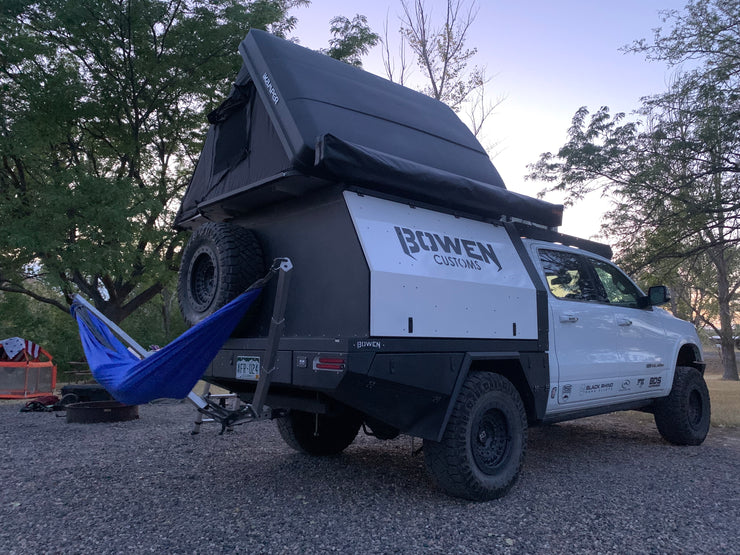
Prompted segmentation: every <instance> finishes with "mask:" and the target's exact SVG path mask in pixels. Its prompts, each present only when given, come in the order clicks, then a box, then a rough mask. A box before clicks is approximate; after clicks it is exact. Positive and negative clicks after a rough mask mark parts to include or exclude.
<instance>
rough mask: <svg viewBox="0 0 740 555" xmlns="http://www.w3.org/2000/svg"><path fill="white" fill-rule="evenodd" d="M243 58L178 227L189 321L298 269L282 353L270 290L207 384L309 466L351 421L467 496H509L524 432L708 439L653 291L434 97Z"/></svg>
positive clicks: (699, 392)
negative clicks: (508, 173)
mask: <svg viewBox="0 0 740 555" xmlns="http://www.w3.org/2000/svg"><path fill="white" fill-rule="evenodd" d="M239 50H240V52H241V55H242V58H243V61H244V65H243V67H242V69H241V71H240V72H239V74H238V76H237V78H236V80H235V83H234V88H233V90H232V92H231V94H230V95H229V97H228V98H227V99H226V100H225V101H224V102H223V103H222V104H221V106H219V107H218V108H217V109H216V110H214V111H213V112H212V113H211V114H209V117H208V119H209V121H210V123H211V127H210V129H209V131H208V135H207V138H206V142H205V145H204V147H203V152H202V154H201V157H200V160H199V162H198V166H197V169H196V171H195V173H194V175H193V178H192V181H191V183H190V186H189V188H188V191H187V193H186V194H185V196H184V198H183V201H182V205H181V208H180V211H179V212H178V215H177V218H176V220H175V227H177V228H178V229H182V230H190V231H192V232H193V234H192V236H191V238H190V241H189V243H188V245H187V247H186V248H185V249H184V251H183V256H182V263H181V269H180V281H179V286H178V293H179V300H180V306H181V308H182V312H183V314H184V316H185V318H186V320H187V321H188V322H190V323H196V322H198V321H200V320H202V319H203V318H204V317H205V316H207V315H208V314H210V313H212V312H213V311H215V310H216V309H217V308H219V307H220V306H222V305H223V304H224V303H225V302H227V301H228V300H229V299H230V298H232V297H234V296H235V295H236V294H238V293H239V292H241V291H243V290H244V289H245V288H246V287H248V286H249V285H250V284H251V283H252V282H253V281H254V280H255V279H257V278H259V277H261V276H262V275H263V274H264V272H265V268H266V264H267V261H271V260H274V259H278V258H284V257H287V258H290V260H291V262H292V265H293V270H292V274H291V278H290V286H289V288H287V289H288V290H287V304H286V305H285V313H284V327H283V328H281V329H282V336H281V337H280V339H279V342H278V341H276V340H272V339H271V340H270V341H269V342H268V336H269V337H274V336H273V335H270V334H269V330H270V329H271V318H272V316H271V314H272V310H271V306H270V305H271V303H270V299H271V298H273V296H274V295H273V294H274V292H275V291H276V290H277V289H278V288H277V286H275V285H271V287H272V289H269V290H267V291H266V292H265V294H264V295H263V300H262V303H261V305H259V306H257V307H255V308H254V310H252V311H251V313H249V314H248V315H247V316H246V317H245V319H244V320H243V321H242V324H241V325H240V327H239V329H238V330H237V332H236V333H235V334H234V335H233V336H232V338H231V339H230V340H229V341H228V342H227V343H226V344H225V345H224V347H223V348H222V350H221V351H220V353H219V354H218V355H217V356H216V358H215V359H214V360H213V362H212V364H211V366H210V369H209V370H208V371H207V373H206V375H205V376H204V378H205V379H206V380H208V381H209V382H211V383H213V384H216V385H219V386H222V387H224V388H226V389H229V390H231V391H233V392H236V393H237V394H238V395H239V397H240V398H241V399H242V400H243V401H244V402H246V403H252V402H254V400H255V399H258V401H257V402H256V405H257V406H258V407H261V406H262V405H263V401H264V403H265V404H266V406H268V408H269V410H268V411H267V412H266V413H265V414H268V415H271V416H272V417H275V418H277V422H278V426H279V428H280V431H281V433H282V435H283V437H284V438H285V440H286V441H287V442H288V443H289V444H290V445H291V446H293V447H295V448H296V449H298V450H300V451H303V452H306V453H310V454H314V455H332V454H337V453H339V452H341V451H342V450H343V449H344V448H346V447H347V446H348V445H349V444H350V443H351V442H352V441H353V440H354V438H355V436H356V434H357V433H358V431H359V429H360V428H363V429H364V430H365V431H366V432H368V433H370V434H373V435H375V436H376V437H378V438H381V439H389V438H393V437H396V436H397V435H398V434H399V433H405V434H409V435H411V436H415V437H420V438H423V440H424V454H425V458H426V462H427V464H428V467H429V470H430V472H431V475H432V476H433V478H434V479H435V481H436V482H437V483H438V484H439V486H440V487H441V488H442V489H443V490H445V491H447V492H449V493H451V494H453V495H457V496H461V497H465V498H470V499H490V498H494V497H499V496H501V495H503V494H504V493H505V492H506V491H508V490H509V488H510V487H511V486H512V484H513V483H514V481H515V480H516V477H517V476H518V474H519V471H520V468H521V465H522V461H523V460H524V452H525V449H526V443H527V428H528V426H533V425H537V424H541V423H546V422H554V421H558V420H566V419H572V418H578V417H582V416H588V415H594V414H598V413H604V412H611V411H616V410H628V409H638V410H643V411H649V412H653V413H654V414H655V420H656V422H657V425H658V430H659V431H660V433H661V434H662V435H663V436H664V437H665V438H666V439H667V440H669V441H670V442H672V443H677V444H698V443H701V442H702V441H703V439H704V437H705V435H706V433H707V430H708V426H709V413H710V407H709V396H708V394H707V388H706V385H705V383H704V380H703V377H702V374H703V371H704V362H703V358H702V352H701V347H700V343H699V339H698V338H697V335H696V332H695V330H694V329H693V327H692V326H691V325H690V324H688V323H686V322H682V321H680V320H677V319H676V318H673V317H672V316H671V315H669V314H668V313H667V312H665V311H664V310H662V309H660V308H657V307H658V306H659V305H662V304H664V303H665V302H667V301H668V293H667V290H666V288H665V287H660V286H658V287H651V288H650V290H649V291H648V292H647V294H646V293H644V292H643V291H642V290H640V288H639V287H638V286H637V285H636V284H635V283H633V282H632V281H631V280H630V279H629V278H628V277H627V276H626V275H625V274H624V273H622V272H621V271H620V270H619V269H618V268H617V267H616V266H614V265H613V264H612V263H611V262H610V258H611V249H610V248H609V247H608V246H606V245H602V244H599V243H595V242H592V241H586V240H582V239H578V238H574V237H569V236H566V235H563V234H561V233H558V231H557V228H558V226H559V225H560V224H561V223H562V206H558V205H553V204H550V203H547V202H544V201H541V200H538V199H534V198H530V197H526V196H523V195H520V194H517V193H514V192H512V191H509V190H507V189H506V187H505V185H504V183H503V180H502V179H501V176H500V175H499V174H498V172H497V171H496V169H495V168H494V167H493V164H492V163H491V161H490V159H489V158H488V155H487V154H486V152H485V150H484V149H483V148H482V147H481V145H480V144H479V143H478V141H477V140H476V139H475V137H474V136H473V135H472V133H471V132H470V131H469V130H468V129H467V127H466V126H465V125H464V124H463V123H462V122H461V121H460V120H459V118H458V117H457V116H456V115H455V113H454V112H453V111H452V110H450V109H449V108H448V107H447V106H445V105H443V104H442V103H440V102H437V101H435V100H433V99H431V98H429V97H426V96H424V95H422V94H420V93H417V92H415V91H411V90H409V89H406V88H404V87H401V86H399V85H397V84H394V83H390V82H388V81H386V80H384V79H381V78H379V77H377V76H374V75H371V74H369V73H367V72H364V71H362V70H359V69H357V68H354V67H351V66H349V65H347V64H343V63H341V62H338V61H336V60H332V59H330V58H328V57H327V56H324V55H322V54H319V53H317V52H312V51H310V50H307V49H305V48H302V47H300V46H298V45H296V44H293V43H290V42H287V41H284V40H281V39H279V38H276V37H274V36H270V35H268V34H266V33H264V32H261V31H257V30H252V31H250V33H249V35H248V36H247V38H246V39H245V40H244V41H243V42H242V44H241V46H240V48H239ZM533 131H534V130H533ZM280 298H281V300H284V299H285V297H284V296H283V295H282V293H281V296H280ZM275 306H282V303H277V302H276V303H275ZM278 312H280V311H278ZM281 325H282V324H281ZM272 329H276V328H275V327H274V326H273V328H272ZM268 355H269V356H268ZM273 360H274V361H275V362H274V365H273V363H272V361H273ZM267 361H269V362H267ZM267 375H269V383H268V380H267V379H266V378H265V376H267ZM267 385H269V388H268V387H267ZM258 389H259V391H258V393H259V394H256V393H255V392H256V391H257V390H258ZM265 392H267V393H265ZM265 395H266V397H265ZM257 412H259V414H258V416H259V417H262V415H263V413H262V412H260V411H257Z"/></svg>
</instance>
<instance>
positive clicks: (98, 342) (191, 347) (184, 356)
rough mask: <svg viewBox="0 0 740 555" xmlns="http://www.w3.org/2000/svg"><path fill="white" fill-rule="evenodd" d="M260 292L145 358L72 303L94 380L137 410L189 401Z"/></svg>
mask: <svg viewBox="0 0 740 555" xmlns="http://www.w3.org/2000/svg"><path fill="white" fill-rule="evenodd" d="M261 291H262V288H255V289H250V290H248V291H246V292H245V293H242V294H241V295H240V296H238V297H237V298H236V299H234V300H233V301H231V302H230V303H228V304H227V305H226V306H224V307H223V308H221V309H220V310H218V311H216V312H215V313H213V314H211V315H210V316H209V317H208V318H206V319H204V320H203V321H201V322H199V323H198V324H196V325H195V326H193V327H192V328H190V329H189V330H188V331H186V332H185V333H183V334H182V335H181V336H180V337H178V338H177V339H175V340H174V341H173V342H172V343H170V344H169V345H167V346H166V347H164V348H162V349H159V350H157V351H153V352H152V353H151V354H149V355H148V356H147V357H146V358H144V359H140V358H138V357H137V356H136V355H134V354H133V353H131V352H130V351H129V349H128V348H126V346H125V345H123V343H121V342H120V341H119V340H118V338H117V337H116V336H115V335H113V333H112V332H111V330H110V328H109V327H108V326H107V325H106V324H105V323H104V322H103V321H101V320H100V319H99V318H98V317H97V316H96V315H95V314H94V313H93V312H92V311H90V310H88V309H87V308H86V307H85V306H83V305H81V304H79V303H73V304H72V307H71V312H72V315H73V316H74V317H75V318H76V319H77V323H78V325H79V328H80V339H81V340H82V348H83V349H84V350H85V356H86V357H87V362H88V364H89V366H90V369H91V370H92V375H93V377H94V378H95V379H96V380H97V382H98V383H99V384H100V385H102V386H103V387H105V389H107V390H108V392H109V393H110V394H111V395H113V397H114V398H115V399H116V400H117V401H120V402H121V403H124V404H127V405H138V404H142V403H148V402H150V401H152V400H154V399H160V398H162V397H172V398H175V399H182V398H184V397H186V396H187V395H188V393H190V391H191V390H192V389H193V386H195V384H196V383H197V382H198V380H199V379H200V378H201V376H203V373H204V372H205V371H206V369H207V368H208V365H209V364H210V363H211V360H213V358H214V357H215V356H216V353H218V351H219V350H220V349H221V347H222V346H223V344H224V343H225V342H226V340H227V339H228V338H229V336H230V335H231V333H232V332H233V331H234V328H235V327H236V326H237V324H238V323H239V321H240V320H241V319H242V316H244V313H245V312H246V311H247V309H249V307H250V306H251V304H252V302H254V300H255V298H256V297H257V296H258V295H259V294H260V292H261Z"/></svg>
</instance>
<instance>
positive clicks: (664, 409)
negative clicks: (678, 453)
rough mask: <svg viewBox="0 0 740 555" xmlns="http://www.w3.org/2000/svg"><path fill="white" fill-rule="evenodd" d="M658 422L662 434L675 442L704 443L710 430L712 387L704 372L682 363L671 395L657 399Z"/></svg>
mask: <svg viewBox="0 0 740 555" xmlns="http://www.w3.org/2000/svg"><path fill="white" fill-rule="evenodd" d="M654 416H655V425H656V426H657V427H658V431H659V432H660V435H661V436H663V438H664V439H666V440H667V441H669V442H671V443H673V444H675V445H700V444H701V443H702V442H703V441H704V438H706V437H707V433H708V432H709V424H710V417H711V405H710V402H709V390H708V389H707V384H706V382H705V381H704V377H703V376H702V375H701V373H700V372H699V371H698V370H697V369H696V368H693V367H691V366H678V367H677V368H676V375H675V376H674V378H673V387H672V388H671V393H670V394H669V395H668V397H663V398H661V399H657V400H656V401H655V410H654Z"/></svg>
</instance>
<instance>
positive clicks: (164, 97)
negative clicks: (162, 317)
mask: <svg viewBox="0 0 740 555" xmlns="http://www.w3.org/2000/svg"><path fill="white" fill-rule="evenodd" d="M307 3H308V2H307V1H306V0H256V1H253V2H247V3H244V2H240V1H239V0H208V1H206V0H186V1H183V2H168V1H165V0H127V1H122V0H94V1H93V0H40V1H39V0H34V1H31V0H11V1H7V2H4V3H3V4H2V8H0V213H2V214H3V218H2V219H1V220H0V290H2V291H6V292H13V293H22V294H25V295H28V296H29V297H32V298H34V299H37V300H38V301H41V302H44V303H47V304H49V305H52V306H55V307H57V308H60V309H62V310H65V311H66V310H67V306H66V305H67V303H68V302H69V300H70V298H71V296H72V295H73V294H74V293H75V292H76V291H81V292H82V293H84V294H85V295H86V296H88V297H89V298H91V299H92V300H93V301H94V303H95V304H96V306H97V307H98V308H99V309H101V310H102V311H103V312H104V313H105V314H106V315H107V316H108V317H110V318H111V319H112V320H113V321H116V322H120V321H122V320H123V319H124V318H126V317H127V316H129V315H130V314H131V313H132V312H133V311H135V310H136V309H137V308H138V307H140V306H142V305H143V304H144V303H146V302H147V301H149V300H150V299H153V298H154V297H155V296H157V295H158V294H159V293H160V292H161V291H162V289H163V287H164V284H165V283H166V282H167V280H168V279H169V278H170V277H171V276H172V272H173V271H174V270H175V269H176V259H177V255H178V252H179V249H180V246H181V241H182V237H181V236H179V235H177V234H175V233H174V232H172V231H171V229H170V227H169V226H170V223H171V222H172V219H173V216H174V211H175V210H176V208H177V206H176V205H177V202H178V201H177V199H178V197H179V193H180V192H181V191H182V189H183V187H184V186H185V185H186V184H187V180H188V178H189V176H190V174H191V172H192V168H193V165H194V162H195V159H196V157H197V155H198V153H199V151H200V145H201V142H202V139H203V134H204V131H205V121H204V118H203V113H204V111H206V110H207V109H208V108H209V107H211V106H213V105H214V104H215V102H216V100H217V99H218V98H219V97H220V96H221V95H223V94H224V93H225V92H227V90H228V86H229V80H230V79H232V78H233V75H235V74H236V72H237V71H238V69H239V64H240V63H241V60H240V59H239V57H238V55H235V53H236V45H238V43H239V41H240V40H241V39H242V38H243V37H244V35H245V34H246V32H247V30H248V29H249V28H250V27H255V28H262V29H268V30H270V31H272V32H274V33H276V34H285V33H287V32H289V31H290V30H291V29H292V27H293V26H294V25H295V18H293V17H289V16H288V15H287V14H288V11H289V10H290V9H292V8H293V7H295V6H298V5H305V4H307ZM35 282H42V283H43V284H45V287H42V288H39V287H32V286H29V284H33V283H35Z"/></svg>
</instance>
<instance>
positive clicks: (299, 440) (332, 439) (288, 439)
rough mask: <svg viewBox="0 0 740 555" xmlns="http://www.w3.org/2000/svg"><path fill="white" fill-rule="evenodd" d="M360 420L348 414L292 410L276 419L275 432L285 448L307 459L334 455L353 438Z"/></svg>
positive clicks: (351, 413)
mask: <svg viewBox="0 0 740 555" xmlns="http://www.w3.org/2000/svg"><path fill="white" fill-rule="evenodd" d="M361 424H362V418H361V417H360V416H359V415H357V414H355V413H354V412H351V411H349V410H348V411H343V412H342V413H340V414H332V415H327V414H314V413H310V412H303V411H300V410H292V411H290V412H289V413H288V415H287V416H284V417H282V418H278V419H277V426H278V431H279V432H280V436H281V437H282V438H283V440H284V441H285V443H287V444H288V446H290V447H292V448H293V449H295V450H296V451H298V452H299V453H306V454H307V455H317V456H327V455H338V454H339V453H341V452H342V451H344V450H345V449H346V448H347V447H349V445H350V444H351V443H352V442H353V441H354V440H355V437H357V432H359V430H360V425H361Z"/></svg>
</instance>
